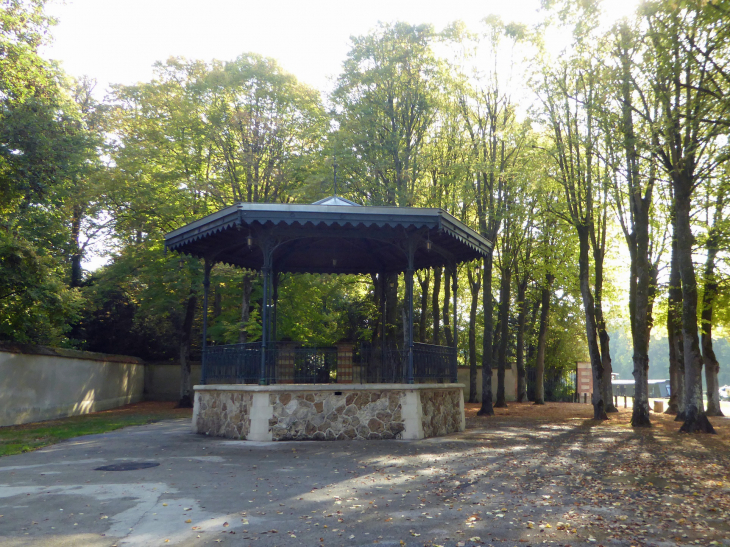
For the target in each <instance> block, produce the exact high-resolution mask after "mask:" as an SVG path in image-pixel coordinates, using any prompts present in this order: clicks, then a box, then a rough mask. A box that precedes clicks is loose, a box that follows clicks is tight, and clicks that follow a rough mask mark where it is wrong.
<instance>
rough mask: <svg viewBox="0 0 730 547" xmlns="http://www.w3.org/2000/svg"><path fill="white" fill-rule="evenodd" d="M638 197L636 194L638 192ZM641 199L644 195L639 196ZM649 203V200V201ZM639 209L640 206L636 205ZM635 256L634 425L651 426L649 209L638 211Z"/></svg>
mask: <svg viewBox="0 0 730 547" xmlns="http://www.w3.org/2000/svg"><path fill="white" fill-rule="evenodd" d="M634 197H635V196H634ZM637 199H640V197H639V198H637ZM645 205H646V207H648V204H645ZM636 209H638V207H636ZM634 229H635V256H634V257H632V258H633V260H632V262H633V263H634V264H635V267H632V273H633V274H634V275H633V277H632V279H631V283H632V284H634V287H633V289H632V291H631V292H632V294H633V295H634V303H633V305H632V306H630V308H631V312H632V315H633V316H632V318H631V336H632V340H633V347H634V354H633V361H634V371H633V375H634V408H633V411H632V414H631V425H632V426H633V427H649V426H651V421H650V419H649V334H650V329H651V321H650V316H651V311H650V309H651V308H650V306H651V295H650V291H651V290H652V289H651V283H652V273H651V265H650V264H649V260H648V253H649V215H648V211H646V210H638V211H637V213H636V214H635V226H634Z"/></svg>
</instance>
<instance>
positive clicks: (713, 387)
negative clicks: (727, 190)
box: [701, 204, 724, 416]
mask: <svg viewBox="0 0 730 547" xmlns="http://www.w3.org/2000/svg"><path fill="white" fill-rule="evenodd" d="M720 207H722V204H720ZM718 239H719V238H718V234H717V231H716V230H715V229H711V230H710V233H709V235H708V238H707V243H706V245H705V247H706V249H707V259H706V261H705V272H704V282H705V288H704V291H703V292H702V338H701V340H702V359H703V361H704V365H705V381H706V383H707V415H708V416H724V414H723V413H722V410H721V408H720V382H719V381H718V378H717V377H718V374H719V373H720V363H718V361H717V357H716V356H715V350H714V348H713V347H712V314H713V308H714V304H715V298H716V296H717V289H718V286H717V280H716V279H715V259H716V257H717V252H718V244H719V241H718Z"/></svg>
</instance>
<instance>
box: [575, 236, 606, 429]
mask: <svg viewBox="0 0 730 547" xmlns="http://www.w3.org/2000/svg"><path fill="white" fill-rule="evenodd" d="M576 229H577V231H578V242H579V249H580V252H579V255H578V266H579V281H580V293H581V296H582V298H583V308H584V311H585V316H586V339H587V340H588V354H589V355H590V358H591V367H592V369H593V419H594V420H607V419H608V416H607V415H606V408H605V404H604V401H603V391H604V390H603V362H602V361H601V351H600V350H599V348H598V334H597V329H596V310H595V308H594V306H593V295H592V294H591V287H590V271H589V265H588V264H589V261H588V252H589V243H588V241H589V240H588V238H589V227H588V226H585V225H578V226H576Z"/></svg>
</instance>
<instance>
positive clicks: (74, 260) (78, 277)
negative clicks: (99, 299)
mask: <svg viewBox="0 0 730 547" xmlns="http://www.w3.org/2000/svg"><path fill="white" fill-rule="evenodd" d="M80 237H81V207H80V206H78V205H74V207H73V215H72V217H71V248H72V250H73V251H72V254H71V287H72V288H73V287H80V286H81V281H82V269H81V254H82V253H81V242H80Z"/></svg>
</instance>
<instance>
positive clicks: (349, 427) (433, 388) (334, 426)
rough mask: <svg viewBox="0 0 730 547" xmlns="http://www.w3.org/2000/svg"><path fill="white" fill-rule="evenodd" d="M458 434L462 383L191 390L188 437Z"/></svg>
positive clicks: (329, 437)
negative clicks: (189, 433)
mask: <svg viewBox="0 0 730 547" xmlns="http://www.w3.org/2000/svg"><path fill="white" fill-rule="evenodd" d="M463 428H464V405H463V397H462V386H461V384H448V385H443V384H441V385H424V384H419V385H408V384H391V385H382V387H381V385H379V384H369V385H368V384H360V385H358V386H357V387H355V386H342V387H340V386H339V385H337V384H332V385H323V386H317V387H314V386H312V387H309V386H306V387H305V386H300V385H276V386H242V385H211V386H196V387H195V409H194V410H193V423H192V430H193V432H195V433H201V434H205V435H212V436H216V437H227V438H229V439H248V440H254V441H288V440H322V441H325V440H332V441H334V440H376V439H400V438H402V439H423V438H426V437H436V436H440V435H448V434H449V433H454V432H457V431H462V430H463Z"/></svg>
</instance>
